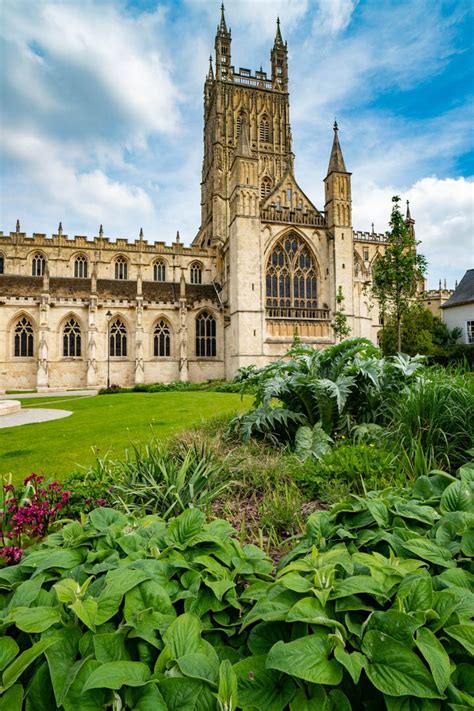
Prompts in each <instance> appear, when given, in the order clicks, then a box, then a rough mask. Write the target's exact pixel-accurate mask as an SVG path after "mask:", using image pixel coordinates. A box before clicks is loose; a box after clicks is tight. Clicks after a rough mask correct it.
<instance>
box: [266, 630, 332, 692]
mask: <svg viewBox="0 0 474 711" xmlns="http://www.w3.org/2000/svg"><path fill="white" fill-rule="evenodd" d="M332 647H333V645H332V644H331V642H330V641H329V639H328V635H327V633H326V632H320V631H318V632H315V633H314V634H311V635H308V636H307V637H301V638H300V639H296V640H294V641H293V642H287V643H285V642H277V643H276V644H275V645H274V646H273V647H272V648H271V650H270V651H269V653H268V656H267V667H268V668H269V669H278V670H279V671H282V672H285V674H288V675H289V676H296V677H297V678H298V679H304V680H305V681H310V682H312V683H313V684H329V685H331V686H334V685H336V684H339V683H340V681H341V679H342V667H341V665H340V664H339V662H337V661H336V660H335V659H329V655H330V654H331V652H332Z"/></svg>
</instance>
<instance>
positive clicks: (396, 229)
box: [372, 195, 426, 351]
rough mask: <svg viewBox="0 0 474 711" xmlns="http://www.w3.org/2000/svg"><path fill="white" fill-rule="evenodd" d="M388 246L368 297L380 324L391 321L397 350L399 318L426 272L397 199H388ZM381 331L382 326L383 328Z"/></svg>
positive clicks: (424, 260) (378, 263)
mask: <svg viewBox="0 0 474 711" xmlns="http://www.w3.org/2000/svg"><path fill="white" fill-rule="evenodd" d="M392 202H393V208H392V215H391V218H390V232H389V234H388V244H387V248H386V250H385V254H383V255H382V256H381V257H379V259H378V260H377V262H376V266H375V268H374V275H373V281H372V296H373V297H374V298H375V299H376V300H377V301H378V303H379V307H380V313H381V315H382V316H383V319H384V322H385V320H386V317H388V319H389V320H390V319H394V320H395V323H396V332H397V350H398V351H401V349H402V319H403V316H404V314H405V313H406V311H407V309H408V307H409V306H410V304H411V303H412V302H413V298H414V297H415V295H416V292H417V286H418V284H419V282H420V280H422V279H423V276H424V274H425V272H426V259H425V257H424V256H423V255H422V254H417V252H416V246H417V244H419V242H416V241H415V238H414V235H413V233H412V231H411V230H410V229H409V228H408V226H407V223H406V221H405V218H404V217H403V215H402V213H401V211H400V198H399V197H398V195H396V196H395V197H393V198H392ZM384 330H385V327H384Z"/></svg>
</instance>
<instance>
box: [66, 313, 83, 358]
mask: <svg viewBox="0 0 474 711" xmlns="http://www.w3.org/2000/svg"><path fill="white" fill-rule="evenodd" d="M80 356H81V328H80V326H79V324H78V323H77V321H76V320H75V319H73V318H71V319H69V321H68V322H67V323H66V325H65V326H64V331H63V357H64V358H80Z"/></svg>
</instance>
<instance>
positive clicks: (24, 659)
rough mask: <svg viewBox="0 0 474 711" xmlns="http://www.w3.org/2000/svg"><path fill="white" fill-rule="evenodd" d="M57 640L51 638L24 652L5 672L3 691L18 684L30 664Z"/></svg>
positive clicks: (36, 643)
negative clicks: (17, 681)
mask: <svg viewBox="0 0 474 711" xmlns="http://www.w3.org/2000/svg"><path fill="white" fill-rule="evenodd" d="M55 642H56V638H55V637H49V638H48V639H41V640H40V641H39V642H35V644H33V645H32V646H31V647H29V648H28V649H26V650H25V651H24V652H22V653H21V654H20V655H19V656H18V657H17V658H16V659H15V660H14V661H13V662H12V663H11V664H10V665H9V666H8V667H7V668H6V669H5V671H4V672H3V677H2V682H3V690H5V689H8V688H9V687H10V686H13V684H14V683H15V682H16V680H17V679H19V678H20V676H21V675H22V674H23V672H24V671H25V670H26V669H28V667H29V666H30V664H31V663H32V662H34V661H35V659H37V658H38V657H39V656H41V655H42V654H43V652H44V651H45V650H46V649H48V647H51V645H52V644H55Z"/></svg>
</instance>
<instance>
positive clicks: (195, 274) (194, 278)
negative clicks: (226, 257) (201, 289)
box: [190, 262, 202, 284]
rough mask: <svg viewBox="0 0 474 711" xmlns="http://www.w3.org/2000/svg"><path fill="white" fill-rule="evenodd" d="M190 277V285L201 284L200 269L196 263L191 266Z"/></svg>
mask: <svg viewBox="0 0 474 711" xmlns="http://www.w3.org/2000/svg"><path fill="white" fill-rule="evenodd" d="M190 277H191V284H202V267H201V265H200V264H198V263H197V262H194V264H191V269H190Z"/></svg>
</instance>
